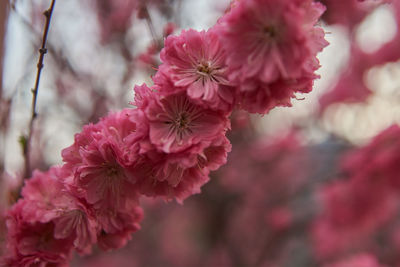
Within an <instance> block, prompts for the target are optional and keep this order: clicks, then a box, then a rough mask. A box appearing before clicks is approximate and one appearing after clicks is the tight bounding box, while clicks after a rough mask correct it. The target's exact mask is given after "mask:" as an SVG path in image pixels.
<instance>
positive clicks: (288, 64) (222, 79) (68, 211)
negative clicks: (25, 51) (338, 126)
mask: <svg viewBox="0 0 400 267" xmlns="http://www.w3.org/2000/svg"><path fill="white" fill-rule="evenodd" d="M324 9H325V8H324V6H323V5H322V4H320V3H317V2H314V1H312V0H240V1H235V2H234V3H233V4H232V7H231V9H230V10H229V11H228V12H227V13H226V14H225V15H224V16H223V17H222V18H221V19H220V20H219V21H218V23H217V24H216V25H215V26H214V27H212V28H211V29H209V30H207V31H200V32H198V31H195V30H191V29H190V30H186V31H182V32H181V34H180V35H177V36H169V37H168V38H166V40H165V47H164V48H163V49H162V51H161V55H160V56H161V61H162V64H161V65H160V66H159V68H158V72H157V73H156V74H155V75H154V77H153V80H154V85H152V86H150V87H148V86H147V85H145V84H143V85H141V86H135V89H134V91H135V99H134V101H133V102H132V104H133V105H134V106H136V108H129V109H124V110H122V111H120V112H115V113H110V114H109V115H108V116H106V117H104V118H102V119H101V120H100V121H99V122H98V123H96V124H88V125H85V126H84V127H83V130H82V132H81V133H78V134H76V135H75V142H74V143H73V144H72V145H71V146H70V147H68V148H66V149H64V150H63V151H62V157H63V161H64V165H62V166H55V167H52V168H51V169H50V170H49V171H47V172H40V171H35V172H34V173H33V176H32V178H30V179H29V180H27V181H26V183H25V186H24V188H23V190H22V198H21V199H20V200H19V201H18V202H17V203H16V204H15V205H14V206H13V207H12V208H11V210H10V211H9V213H8V218H7V227H8V237H7V252H6V254H5V255H6V256H5V259H4V260H5V263H6V265H8V266H62V265H63V264H65V265H67V264H68V260H69V258H70V255H71V253H72V251H73V250H76V251H77V252H78V253H80V254H89V253H91V250H92V246H93V245H95V244H98V246H99V247H100V248H101V249H103V250H110V249H116V248H120V247H122V246H124V245H125V244H126V243H127V241H128V240H129V239H130V238H131V234H132V233H133V232H135V231H137V230H138V229H140V225H139V223H140V221H141V220H142V217H143V211H142V208H141V207H140V203H139V200H140V197H141V196H142V195H146V196H151V197H159V198H163V199H165V200H167V201H168V200H173V199H175V200H176V201H178V202H180V203H181V202H182V201H183V200H184V199H185V198H187V197H189V196H190V195H192V194H195V193H199V192H200V188H201V186H202V185H203V184H205V183H206V182H207V181H208V180H209V173H210V171H214V170H217V169H218V168H219V167H220V166H221V165H223V164H225V163H226V161H227V153H228V152H229V151H230V150H231V144H230V142H229V140H228V139H227V138H226V132H227V130H229V128H230V120H229V116H230V114H231V112H232V111H233V109H235V108H239V109H244V110H245V111H248V112H251V113H261V114H265V113H267V112H268V111H269V110H271V109H272V108H274V107H276V106H290V105H291V102H290V101H291V99H292V98H294V97H295V93H297V92H302V93H307V92H310V91H311V90H312V85H313V81H314V80H315V79H316V78H318V75H316V74H315V71H316V70H317V69H318V68H319V62H318V60H317V58H316V55H317V53H318V52H320V51H321V50H322V49H323V48H324V47H325V46H326V45H327V42H326V41H325V39H324V31H323V29H322V28H321V27H319V26H317V25H316V24H317V21H318V19H319V17H320V16H321V14H322V13H323V12H324Z"/></svg>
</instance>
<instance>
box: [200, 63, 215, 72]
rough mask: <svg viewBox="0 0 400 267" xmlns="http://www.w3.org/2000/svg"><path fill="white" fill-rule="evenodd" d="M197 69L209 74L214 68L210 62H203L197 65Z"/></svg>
mask: <svg viewBox="0 0 400 267" xmlns="http://www.w3.org/2000/svg"><path fill="white" fill-rule="evenodd" d="M197 71H198V72H200V73H204V74H206V75H209V74H211V72H212V68H211V67H210V65H209V64H208V63H202V64H200V65H199V66H197Z"/></svg>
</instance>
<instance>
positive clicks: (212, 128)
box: [145, 93, 229, 153]
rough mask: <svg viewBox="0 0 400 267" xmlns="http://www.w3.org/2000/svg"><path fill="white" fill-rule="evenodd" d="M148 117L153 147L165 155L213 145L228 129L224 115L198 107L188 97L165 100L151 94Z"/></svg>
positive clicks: (180, 94) (176, 96)
mask: <svg viewBox="0 0 400 267" xmlns="http://www.w3.org/2000/svg"><path fill="white" fill-rule="evenodd" d="M145 114H146V117H147V119H148V121H149V137H150V141H151V143H152V144H153V145H155V146H156V147H157V148H158V149H159V150H160V151H163V152H165V153H174V152H179V151H184V150H186V149H190V147H192V146H195V145H196V144H198V143H200V142H203V141H206V142H207V141H212V140H214V139H216V138H218V136H220V135H224V134H225V132H226V130H227V129H228V127H229V121H228V120H227V118H226V116H225V115H224V114H223V113H221V112H217V111H213V110H211V109H207V108H204V107H202V106H199V105H197V104H195V103H194V102H193V101H192V100H190V98H189V97H188V96H187V95H186V94H185V93H179V94H175V95H169V96H165V97H164V96H160V95H158V94H152V96H151V98H150V100H149V105H148V106H147V107H146V109H145Z"/></svg>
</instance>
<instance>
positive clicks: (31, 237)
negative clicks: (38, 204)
mask: <svg viewBox="0 0 400 267" xmlns="http://www.w3.org/2000/svg"><path fill="white" fill-rule="evenodd" d="M25 205H29V202H28V201H26V200H19V201H18V203H17V204H15V205H14V206H13V207H12V209H11V210H10V211H9V212H8V218H7V228H8V235H7V249H6V253H5V258H4V261H5V263H6V264H7V266H27V267H28V266H62V265H63V264H66V263H67V260H68V259H69V258H70V254H71V252H72V239H57V238H55V236H54V228H55V226H54V223H53V222H47V223H41V222H39V221H30V220H29V219H30V218H26V214H25V212H24V209H25Z"/></svg>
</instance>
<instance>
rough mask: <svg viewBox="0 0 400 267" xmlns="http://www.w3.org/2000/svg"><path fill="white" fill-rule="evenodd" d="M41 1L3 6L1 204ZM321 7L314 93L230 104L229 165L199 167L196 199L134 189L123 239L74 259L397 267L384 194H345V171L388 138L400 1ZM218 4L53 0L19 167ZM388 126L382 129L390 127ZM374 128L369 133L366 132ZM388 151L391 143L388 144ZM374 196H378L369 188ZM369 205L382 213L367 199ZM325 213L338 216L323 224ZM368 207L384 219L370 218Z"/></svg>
mask: <svg viewBox="0 0 400 267" xmlns="http://www.w3.org/2000/svg"><path fill="white" fill-rule="evenodd" d="M50 2H51V1H49V0H9V1H8V0H6V1H2V3H0V48H1V49H0V51H4V52H3V54H0V55H2V57H0V59H1V62H2V69H0V70H2V71H0V78H1V80H2V83H1V84H0V123H1V124H0V178H1V180H0V197H1V201H0V210H1V211H2V212H4V211H5V210H6V209H7V207H9V206H10V205H11V204H13V203H14V202H15V200H16V197H17V193H16V192H17V191H18V188H19V186H20V184H21V183H22V180H23V178H24V176H27V175H26V170H25V169H24V168H25V167H24V166H25V164H24V162H25V161H26V155H25V156H24V153H23V152H24V151H23V142H24V140H26V137H27V135H28V125H29V121H30V119H31V102H32V92H31V88H32V87H33V86H34V81H35V75H36V64H37V59H38V57H39V53H38V48H39V47H40V45H41V38H42V31H43V27H44V22H45V17H44V16H43V11H44V10H46V9H47V8H48V7H49V6H50ZM321 2H322V3H323V4H325V5H326V7H327V11H326V12H325V14H324V15H323V17H322V20H321V22H320V25H321V26H322V27H323V28H324V30H325V32H326V39H327V40H328V41H329V43H330V45H329V46H328V47H326V48H325V49H324V51H323V52H322V53H320V54H319V56H318V58H319V60H320V64H321V68H320V69H319V71H318V74H319V75H320V76H321V78H320V79H319V80H317V81H316V82H315V86H314V89H313V91H312V92H311V93H309V94H304V95H302V94H299V95H297V96H296V98H297V99H294V100H293V107H289V108H288V107H278V108H275V109H274V110H272V111H271V112H270V113H269V114H267V115H264V116H260V115H249V114H247V113H244V112H240V111H236V112H234V113H233V114H232V117H231V118H232V130H231V132H230V133H229V138H230V140H231V142H232V145H233V150H232V152H231V153H230V155H229V157H228V164H227V165H226V166H224V167H222V168H221V169H220V170H218V171H217V172H215V173H213V174H212V179H211V181H210V182H209V183H208V184H206V185H205V186H204V187H203V192H202V193H201V194H199V195H195V196H192V197H190V198H189V199H188V200H186V201H185V203H184V205H183V206H181V205H178V204H176V203H164V202H162V201H158V200H152V199H143V201H142V202H143V206H144V207H145V219H144V221H143V222H142V229H141V230H140V231H139V232H137V233H135V234H134V235H133V237H132V241H131V242H130V243H129V245H128V246H127V247H125V248H123V249H121V250H119V251H116V252H111V253H103V252H100V251H97V250H96V251H94V253H93V255H91V256H87V257H84V258H80V257H79V256H76V257H75V258H74V260H73V262H72V264H71V265H72V266H97V267H100V266H182V267H184V266H271V267H272V266H293V267H301V266H305V267H310V266H343V267H345V266H351V267H357V266H360V267H364V266H365V267H367V266H400V258H399V257H398V255H399V253H398V252H399V249H400V231H399V230H400V229H399V228H398V227H397V226H398V224H399V220H398V219H399V217H400V213H399V210H398V203H399V202H398V199H397V196H396V194H397V191H396V190H397V189H396V190H395V189H393V190H392V191H394V192H395V193H393V194H389V193H387V192H386V191H384V193H382V194H381V193H378V192H376V187H374V186H371V187H368V188H367V189H365V192H363V194H361V193H360V194H358V192H359V191H357V193H354V190H355V188H357V190H358V188H359V187H358V185H357V186H355V185H353V182H352V181H353V180H354V179H355V178H354V176H357V175H359V172H357V171H355V169H356V167H354V166H358V167H359V168H364V164H367V165H368V164H369V162H374V158H368V157H366V158H365V161H357V160H355V159H354V158H357V157H358V158H360V157H361V158H362V156H363V155H364V156H365V155H366V154H368V153H370V154H371V153H372V155H375V156H377V157H378V155H380V154H379V153H386V152H385V151H386V150H385V149H386V146H384V145H382V143H385V142H386V141H382V142H381V141H379V140H383V139H385V138H386V137H385V136H386V135H385V133H386V132H383V134H380V133H382V131H384V130H385V129H387V128H388V127H389V126H390V125H393V124H396V123H397V122H398V121H399V120H400V105H399V103H400V90H399V89H400V88H399V87H400V63H399V59H400V31H399V29H398V27H399V26H400V4H399V3H398V1H393V2H392V3H391V1H379V0H365V1H358V0H321ZM229 5H230V1H229V0H218V1H213V0H88V1H79V0H68V1H60V0H59V1H57V2H56V6H55V10H54V13H53V17H52V21H51V26H50V32H49V37H48V50H49V51H48V53H47V54H46V56H45V61H44V69H43V73H42V77H41V82H40V88H39V93H38V100H37V105H38V106H37V111H38V117H37V119H36V121H35V125H34V131H33V136H32V150H31V155H30V161H31V165H32V167H33V168H37V169H41V170H47V169H48V168H49V167H50V166H52V165H55V164H61V163H62V162H61V154H60V152H61V150H62V149H63V148H65V147H67V146H69V145H70V144H71V143H72V142H73V137H74V134H75V133H77V132H79V131H80V129H81V127H82V126H83V125H85V124H87V123H90V122H96V121H98V119H99V118H100V117H102V116H105V115H106V114H107V113H108V112H110V111H113V110H120V109H122V108H125V107H131V105H130V104H129V102H130V101H132V100H133V97H134V95H133V90H132V89H133V87H134V85H135V84H142V83H143V82H145V83H147V84H148V85H151V83H152V81H151V76H152V75H153V74H154V73H155V71H156V69H157V66H158V65H159V64H160V61H159V52H160V50H161V49H162V46H163V39H164V38H165V37H166V36H168V35H170V34H178V33H179V32H180V31H181V30H182V29H189V28H194V29H196V30H207V29H208V28H209V27H212V26H213V25H214V24H215V23H216V21H217V19H218V18H219V17H220V16H222V15H223V14H224V12H225V11H226V10H227V9H228V8H229ZM1 75H2V76H1ZM391 129H393V128H391ZM389 132H390V131H389ZM393 132H394V133H393ZM379 134H380V135H379ZM390 134H391V138H395V137H396V136H397V134H398V132H397V131H396V130H392V131H391V132H390ZM377 135H379V136H380V137H379V138H381V139H379V140H378V141H371V140H377V139H374V137H375V136H377ZM393 135H394V136H395V137H393ZM398 138H400V134H398ZM395 139H396V138H395ZM399 140H400V139H399ZM371 142H372V143H371ZM396 145H397V143H396V142H392V143H391V147H396ZM382 146H383V148H382ZM369 147H373V149H369V150H368V149H363V148H369ZM398 149H399V150H397V151H399V154H400V144H399V148H398ZM386 154H388V153H386ZM395 154H396V153H395V151H392V152H391V154H390V156H387V157H386V158H384V159H382V161H383V162H384V163H379V164H378V163H376V164H375V162H374V164H375V165H374V164H372V163H371V166H376V168H381V169H382V168H391V170H392V169H393V166H394V165H396V162H398V165H400V161H396V159H395V156H394V155H395ZM360 155H361V156H360ZM368 155H369V154H368ZM363 159H364V158H363ZM388 161H390V162H391V164H392V165H390V164H389V165H390V166H389V165H385V164H386V162H388ZM346 162H351V164H350V163H348V164H350V165H351V166H353V167H351V168H350V167H346V166H347V165H346ZM357 164H358V165H357ZM381 169H380V170H381ZM372 172H373V173H374V174H375V176H376V175H377V174H376V173H377V171H376V169H373V170H371V173H372ZM379 173H380V172H379ZM399 173H400V172H399ZM363 175H364V176H365V177H367V176H368V177H369V175H370V173H366V174H363ZM385 175H386V174H385ZM364 176H363V177H364ZM386 176H393V177H394V178H393V179H396V177H398V176H399V174H398V173H397V172H395V171H393V172H390V174H387V175H386ZM386 176H385V177H386ZM399 178H400V177H399ZM365 179H367V178H365ZM390 186H392V184H391V185H390ZM390 186H388V187H390ZM368 190H370V191H368ZM385 190H386V187H385ZM389 191H390V190H389ZM392 191H390V192H392ZM374 194H375V195H378V194H379V196H381V197H378V199H374V198H371V195H374ZM382 195H385V197H383V196H382ZM387 195H390V200H389V199H387V197H386V196H387ZM371 199H372V200H371ZM371 201H372V202H373V204H376V205H378V204H379V207H380V208H378V209H375V208H370V206H371V205H372V204H370V202H371ZM332 203H334V204H332ZM335 203H336V204H335ZM337 203H339V204H337ZM354 203H355V204H354ZM388 203H389V204H388ZM372 206H374V205H372ZM383 207H385V208H384V209H383ZM364 209H365V212H361V211H364ZM381 209H382V210H385V211H387V212H386V213H385V214H381V213H379V212H378V210H381ZM358 212H361V213H362V214H361V215H359V214H358ZM350 213H351V214H356V215H354V216H353V217H355V218H353V217H352V218H350V217H351V216H350V215H349V214H350ZM331 214H334V215H335V216H336V217H340V218H343V220H342V219H340V222H339V223H336V222H332V218H331V217H330V216H331ZM377 214H379V216H378V217H381V218H385V219H382V220H380V221H377V220H376V219H371V218H376V216H377ZM332 216H333V215H332ZM371 221H373V222H371ZM3 223H4V220H3ZM321 225H322V226H321ZM327 225H329V226H327ZM384 226H385V230H383V228H382V227H384ZM356 229H363V231H358V230H357V231H356ZM3 235H4V230H3V232H2V236H3ZM335 236H339V237H340V238H336V237H335ZM2 238H4V237H2ZM335 238H336V239H335ZM339 239H340V240H339ZM0 241H1V240H0ZM367 241H368V242H367ZM349 243H350V245H348V244H349ZM345 244H346V245H345ZM379 262H381V263H379ZM344 264H350V265H344ZM357 264H359V265H357ZM363 264H364V265H363ZM367 264H369V265H367ZM373 264H375V265H373Z"/></svg>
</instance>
